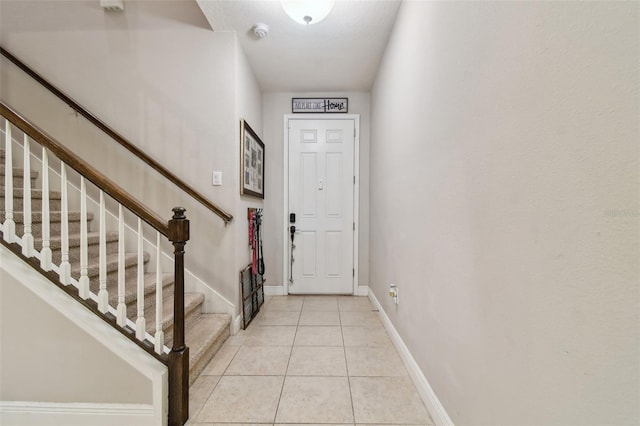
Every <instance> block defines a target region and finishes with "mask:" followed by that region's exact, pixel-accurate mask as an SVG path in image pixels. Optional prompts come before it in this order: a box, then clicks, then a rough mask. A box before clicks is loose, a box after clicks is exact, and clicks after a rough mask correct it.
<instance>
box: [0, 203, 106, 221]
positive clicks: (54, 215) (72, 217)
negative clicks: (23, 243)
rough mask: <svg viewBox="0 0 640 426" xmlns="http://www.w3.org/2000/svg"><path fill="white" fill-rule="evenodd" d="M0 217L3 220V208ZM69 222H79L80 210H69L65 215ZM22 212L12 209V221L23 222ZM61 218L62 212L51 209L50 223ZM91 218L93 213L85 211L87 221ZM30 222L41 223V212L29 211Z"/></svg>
mask: <svg viewBox="0 0 640 426" xmlns="http://www.w3.org/2000/svg"><path fill="white" fill-rule="evenodd" d="M0 207H1V208H2V209H4V206H0ZM0 217H1V218H2V220H3V221H4V210H1V211H0ZM67 217H68V219H69V222H80V218H81V215H80V212H69V213H68V215H67ZM23 219H24V213H23V212H22V211H14V212H13V221H14V222H15V223H17V224H21V223H24V220H23ZM61 220H62V212H58V211H52V212H50V213H49V222H50V223H54V222H55V223H57V222H60V221H61ZM92 220H93V213H91V212H89V213H87V222H90V221H92ZM31 223H42V212H41V211H34V212H31Z"/></svg>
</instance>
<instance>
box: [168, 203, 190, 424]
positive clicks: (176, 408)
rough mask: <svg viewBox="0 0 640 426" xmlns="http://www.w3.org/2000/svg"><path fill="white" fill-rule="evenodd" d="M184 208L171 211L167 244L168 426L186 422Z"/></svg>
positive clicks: (186, 233)
mask: <svg viewBox="0 0 640 426" xmlns="http://www.w3.org/2000/svg"><path fill="white" fill-rule="evenodd" d="M184 212H185V209H184V208H183V207H175V208H173V217H172V218H171V220H170V221H169V240H170V241H171V242H172V243H173V247H174V252H173V253H174V255H175V284H174V285H175V294H174V296H173V301H174V303H173V346H172V348H171V352H169V426H182V425H184V424H185V423H186V422H187V420H188V419H189V348H188V347H187V346H186V345H185V342H184V246H185V245H186V243H187V241H188V240H189V220H187V217H186V216H185V215H184Z"/></svg>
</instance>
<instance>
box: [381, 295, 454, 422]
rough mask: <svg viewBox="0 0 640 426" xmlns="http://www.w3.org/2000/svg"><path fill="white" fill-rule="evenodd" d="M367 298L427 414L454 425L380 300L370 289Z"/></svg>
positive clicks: (434, 420) (438, 420)
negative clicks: (374, 309) (376, 311)
mask: <svg viewBox="0 0 640 426" xmlns="http://www.w3.org/2000/svg"><path fill="white" fill-rule="evenodd" d="M369 300H371V303H373V306H374V307H375V308H376V309H377V310H378V314H379V315H380V320H381V321H382V323H383V324H384V328H385V329H386V330H387V332H388V333H389V336H391V341H392V342H393V345H394V346H395V347H396V349H397V350H398V353H399V354H400V358H402V362H403V363H404V366H405V367H406V369H407V371H408V372H409V377H411V380H412V381H413V383H414V385H415V386H416V389H417V390H418V393H419V394H420V397H421V398H422V401H423V402H424V404H425V405H426V407H427V410H428V411H429V414H430V415H431V418H432V419H433V422H434V423H435V425H436V426H454V424H453V421H452V420H451V418H450V417H449V414H447V411H446V410H445V409H444V407H443V406H442V403H441V402H440V400H439V399H438V397H437V396H436V394H435V392H434V391H433V388H432V387H431V385H430V384H429V381H428V380H427V378H426V377H425V376H424V373H423V372H422V370H421V369H420V367H419V366H418V363H417V362H416V360H415V359H414V358H413V356H412V355H411V352H409V348H407V345H405V344H404V341H403V340H402V337H400V334H398V331H397V330H396V328H395V327H394V326H393V323H392V322H391V320H390V319H389V317H388V316H387V314H386V313H385V311H384V309H383V308H382V305H380V302H378V299H376V296H375V294H373V292H372V291H369Z"/></svg>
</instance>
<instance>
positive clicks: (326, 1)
mask: <svg viewBox="0 0 640 426" xmlns="http://www.w3.org/2000/svg"><path fill="white" fill-rule="evenodd" d="M334 3H335V0H280V4H282V8H283V9H284V11H285V12H287V15H289V17H290V18H291V19H293V20H294V21H296V22H297V23H299V24H303V25H311V24H317V23H318V22H320V21H322V20H323V19H324V18H326V17H327V16H328V15H329V13H331V10H332V9H333V5H334Z"/></svg>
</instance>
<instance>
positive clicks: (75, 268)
mask: <svg viewBox="0 0 640 426" xmlns="http://www.w3.org/2000/svg"><path fill="white" fill-rule="evenodd" d="M150 257H151V256H150V255H149V253H146V252H145V253H144V263H147V262H148V261H149V259H150ZM106 260H107V262H106V263H107V265H106V266H107V273H109V272H117V271H118V253H112V254H108V255H107V259H106ZM137 264H138V253H125V255H124V266H125V268H130V267H132V266H137ZM99 273H100V260H99V259H98V258H94V259H90V260H89V263H88V264H87V275H88V276H89V278H91V277H97V276H98V274H99ZM71 275H72V276H74V277H75V276H79V275H80V265H79V264H75V265H71Z"/></svg>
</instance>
